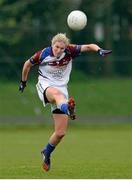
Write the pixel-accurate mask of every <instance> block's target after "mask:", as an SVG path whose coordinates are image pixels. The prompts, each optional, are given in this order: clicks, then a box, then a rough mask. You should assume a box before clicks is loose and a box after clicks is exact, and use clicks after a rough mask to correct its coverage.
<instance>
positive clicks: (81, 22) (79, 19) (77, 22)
mask: <svg viewBox="0 0 132 180" xmlns="http://www.w3.org/2000/svg"><path fill="white" fill-rule="evenodd" d="M67 24H68V26H69V28H71V29H72V30H74V31H79V30H82V29H83V28H84V27H85V26H86V25H87V16H86V14H85V13H84V12H82V11H79V10H75V11H72V12H71V13H70V14H69V15H68V17H67Z"/></svg>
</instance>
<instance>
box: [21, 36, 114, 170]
mask: <svg viewBox="0 0 132 180" xmlns="http://www.w3.org/2000/svg"><path fill="white" fill-rule="evenodd" d="M88 51H95V52H97V53H98V54H99V55H101V56H106V55H108V54H109V53H111V52H112V51H111V50H104V49H101V48H100V47H99V46H98V45H96V44H86V45H73V44H70V42H69V39H68V38H67V37H66V35H65V34H63V33H59V34H57V35H55V36H54V37H53V39H52V42H51V46H49V47H46V48H44V49H43V50H40V51H38V52H36V53H35V54H34V55H33V56H32V57H31V58H29V59H28V60H27V61H26V62H25V63H24V66H23V70H22V75H21V82H20V86H19V91H20V92H23V91H24V88H25V87H26V82H27V78H28V73H29V71H30V68H31V67H32V66H34V65H38V73H39V76H38V83H37V85H36V88H37V92H38V96H39V98H40V100H41V101H42V102H43V105H44V106H46V105H47V104H50V105H51V112H52V115H53V120H54V132H53V134H52V136H51V137H50V138H49V141H48V144H47V145H46V146H45V147H44V149H43V150H42V152H41V153H42V155H43V164H42V167H43V169H44V170H46V171H48V170H49V169H50V165H51V163H50V157H51V153H52V152H53V151H54V149H55V147H56V146H57V144H58V143H59V142H60V141H61V140H62V138H63V137H64V135H65V133H66V129H67V125H68V117H70V118H71V119H72V120H74V119H75V118H76V115H75V101H74V99H73V98H69V97H68V91H67V83H68V81H69V77H70V73H71V69H72V60H73V59H74V58H75V57H77V56H78V55H79V54H80V53H81V52H88Z"/></svg>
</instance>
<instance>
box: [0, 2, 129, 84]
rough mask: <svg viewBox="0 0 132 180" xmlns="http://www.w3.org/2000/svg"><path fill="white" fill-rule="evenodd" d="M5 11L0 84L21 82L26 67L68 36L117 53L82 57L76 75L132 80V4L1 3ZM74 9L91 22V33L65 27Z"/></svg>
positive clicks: (0, 20) (0, 17) (0, 29)
mask: <svg viewBox="0 0 132 180" xmlns="http://www.w3.org/2000/svg"><path fill="white" fill-rule="evenodd" d="M0 9H1V11H0V56H1V58H0V78H1V79H2V78H4V79H12V80H18V79H19V78H20V73H21V68H22V65H23V62H24V61H25V60H26V59H27V58H29V57H30V56H31V55H33V54H34V53H35V52H36V51H37V50H39V49H43V48H44V47H45V46H48V45H50V40H51V38H52V36H53V35H55V34H56V33H58V32H64V33H67V35H68V37H69V38H70V39H71V41H72V43H76V44H86V43H96V44H98V45H100V46H101V47H104V48H108V49H112V50H113V53H112V55H111V56H110V57H108V58H106V59H101V58H100V57H98V56H97V54H95V53H88V54H84V55H82V56H81V57H79V58H77V60H76V61H77V62H78V63H75V65H74V68H75V69H76V72H79V73H83V74H85V75H91V76H94V77H99V76H105V77H106V76H115V75H118V76H131V75H132V71H131V68H132V59H131V55H132V53H131V48H132V21H131V20H132V1H131V0H45V1H42V0H23V1H18V0H1V1H0ZM75 9H79V10H82V11H84V12H85V13H86V15H87V17H88V24H87V27H86V28H85V29H84V30H82V31H79V32H74V31H72V30H70V29H69V28H68V27H67V23H66V19H67V15H68V14H69V13H70V12H71V11H72V10H75ZM81 59H85V61H83V63H82V62H81Z"/></svg>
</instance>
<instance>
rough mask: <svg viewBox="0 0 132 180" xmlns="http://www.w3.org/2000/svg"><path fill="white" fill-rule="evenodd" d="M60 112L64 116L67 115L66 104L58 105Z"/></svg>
mask: <svg viewBox="0 0 132 180" xmlns="http://www.w3.org/2000/svg"><path fill="white" fill-rule="evenodd" d="M60 110H61V111H62V112H64V113H65V114H68V104H66V103H63V104H61V105H60Z"/></svg>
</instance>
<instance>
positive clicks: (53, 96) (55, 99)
mask: <svg viewBox="0 0 132 180" xmlns="http://www.w3.org/2000/svg"><path fill="white" fill-rule="evenodd" d="M46 97H47V99H48V101H49V102H50V103H56V104H57V105H59V104H60V103H63V102H64V101H66V98H65V96H64V94H63V93H62V92H61V91H60V90H58V89H57V88H54V87H48V88H47V90H46Z"/></svg>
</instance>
